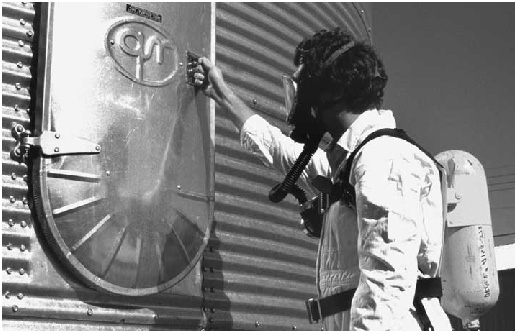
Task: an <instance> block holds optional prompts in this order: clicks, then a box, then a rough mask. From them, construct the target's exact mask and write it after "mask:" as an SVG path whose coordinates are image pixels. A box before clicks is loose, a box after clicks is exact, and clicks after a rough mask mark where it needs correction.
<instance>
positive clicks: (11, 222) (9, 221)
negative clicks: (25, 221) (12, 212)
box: [7, 219, 14, 227]
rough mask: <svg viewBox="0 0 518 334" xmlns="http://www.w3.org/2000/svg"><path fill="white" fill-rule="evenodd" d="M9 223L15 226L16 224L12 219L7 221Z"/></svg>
mask: <svg viewBox="0 0 518 334" xmlns="http://www.w3.org/2000/svg"><path fill="white" fill-rule="evenodd" d="M7 224H9V226H11V227H13V226H14V221H13V220H12V219H9V220H8V221H7Z"/></svg>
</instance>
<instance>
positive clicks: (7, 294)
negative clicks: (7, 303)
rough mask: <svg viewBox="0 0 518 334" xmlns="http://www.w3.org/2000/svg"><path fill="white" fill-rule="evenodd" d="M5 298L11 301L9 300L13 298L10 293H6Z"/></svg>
mask: <svg viewBox="0 0 518 334" xmlns="http://www.w3.org/2000/svg"><path fill="white" fill-rule="evenodd" d="M4 297H5V299H9V298H11V295H9V291H6V292H5V293H4Z"/></svg>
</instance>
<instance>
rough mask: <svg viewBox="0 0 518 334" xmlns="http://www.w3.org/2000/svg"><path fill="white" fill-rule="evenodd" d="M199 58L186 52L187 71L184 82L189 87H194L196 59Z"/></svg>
mask: <svg viewBox="0 0 518 334" xmlns="http://www.w3.org/2000/svg"><path fill="white" fill-rule="evenodd" d="M199 58H200V56H198V55H197V54H195V53H192V52H190V51H187V71H186V76H187V78H186V82H187V84H188V85H190V86H194V80H195V78H194V73H195V72H196V67H197V66H198V64H199V63H198V59H199Z"/></svg>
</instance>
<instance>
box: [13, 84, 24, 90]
mask: <svg viewBox="0 0 518 334" xmlns="http://www.w3.org/2000/svg"><path fill="white" fill-rule="evenodd" d="M14 87H16V89H18V90H20V89H22V85H21V84H20V83H19V82H17V83H15V84H14Z"/></svg>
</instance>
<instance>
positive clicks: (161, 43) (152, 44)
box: [106, 19, 178, 86]
mask: <svg viewBox="0 0 518 334" xmlns="http://www.w3.org/2000/svg"><path fill="white" fill-rule="evenodd" d="M106 50H107V52H108V54H109V55H110V57H111V58H112V59H113V61H114V63H115V67H116V68H117V70H118V71H119V72H121V73H122V74H123V75H124V76H126V77H127V78H129V79H130V80H132V81H134V82H137V83H139V84H141V85H145V86H165V85H167V84H169V83H170V82H171V80H172V79H173V77H174V76H175V74H176V73H177V72H178V49H177V47H176V45H175V43H174V41H173V39H172V38H170V37H169V35H168V34H167V32H166V31H164V30H163V29H161V28H159V27H156V26H154V25H152V24H151V23H148V22H146V21H142V20H139V19H124V20H121V21H119V22H116V23H115V24H113V25H112V26H111V27H110V28H109V29H108V32H107V34H106Z"/></svg>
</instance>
